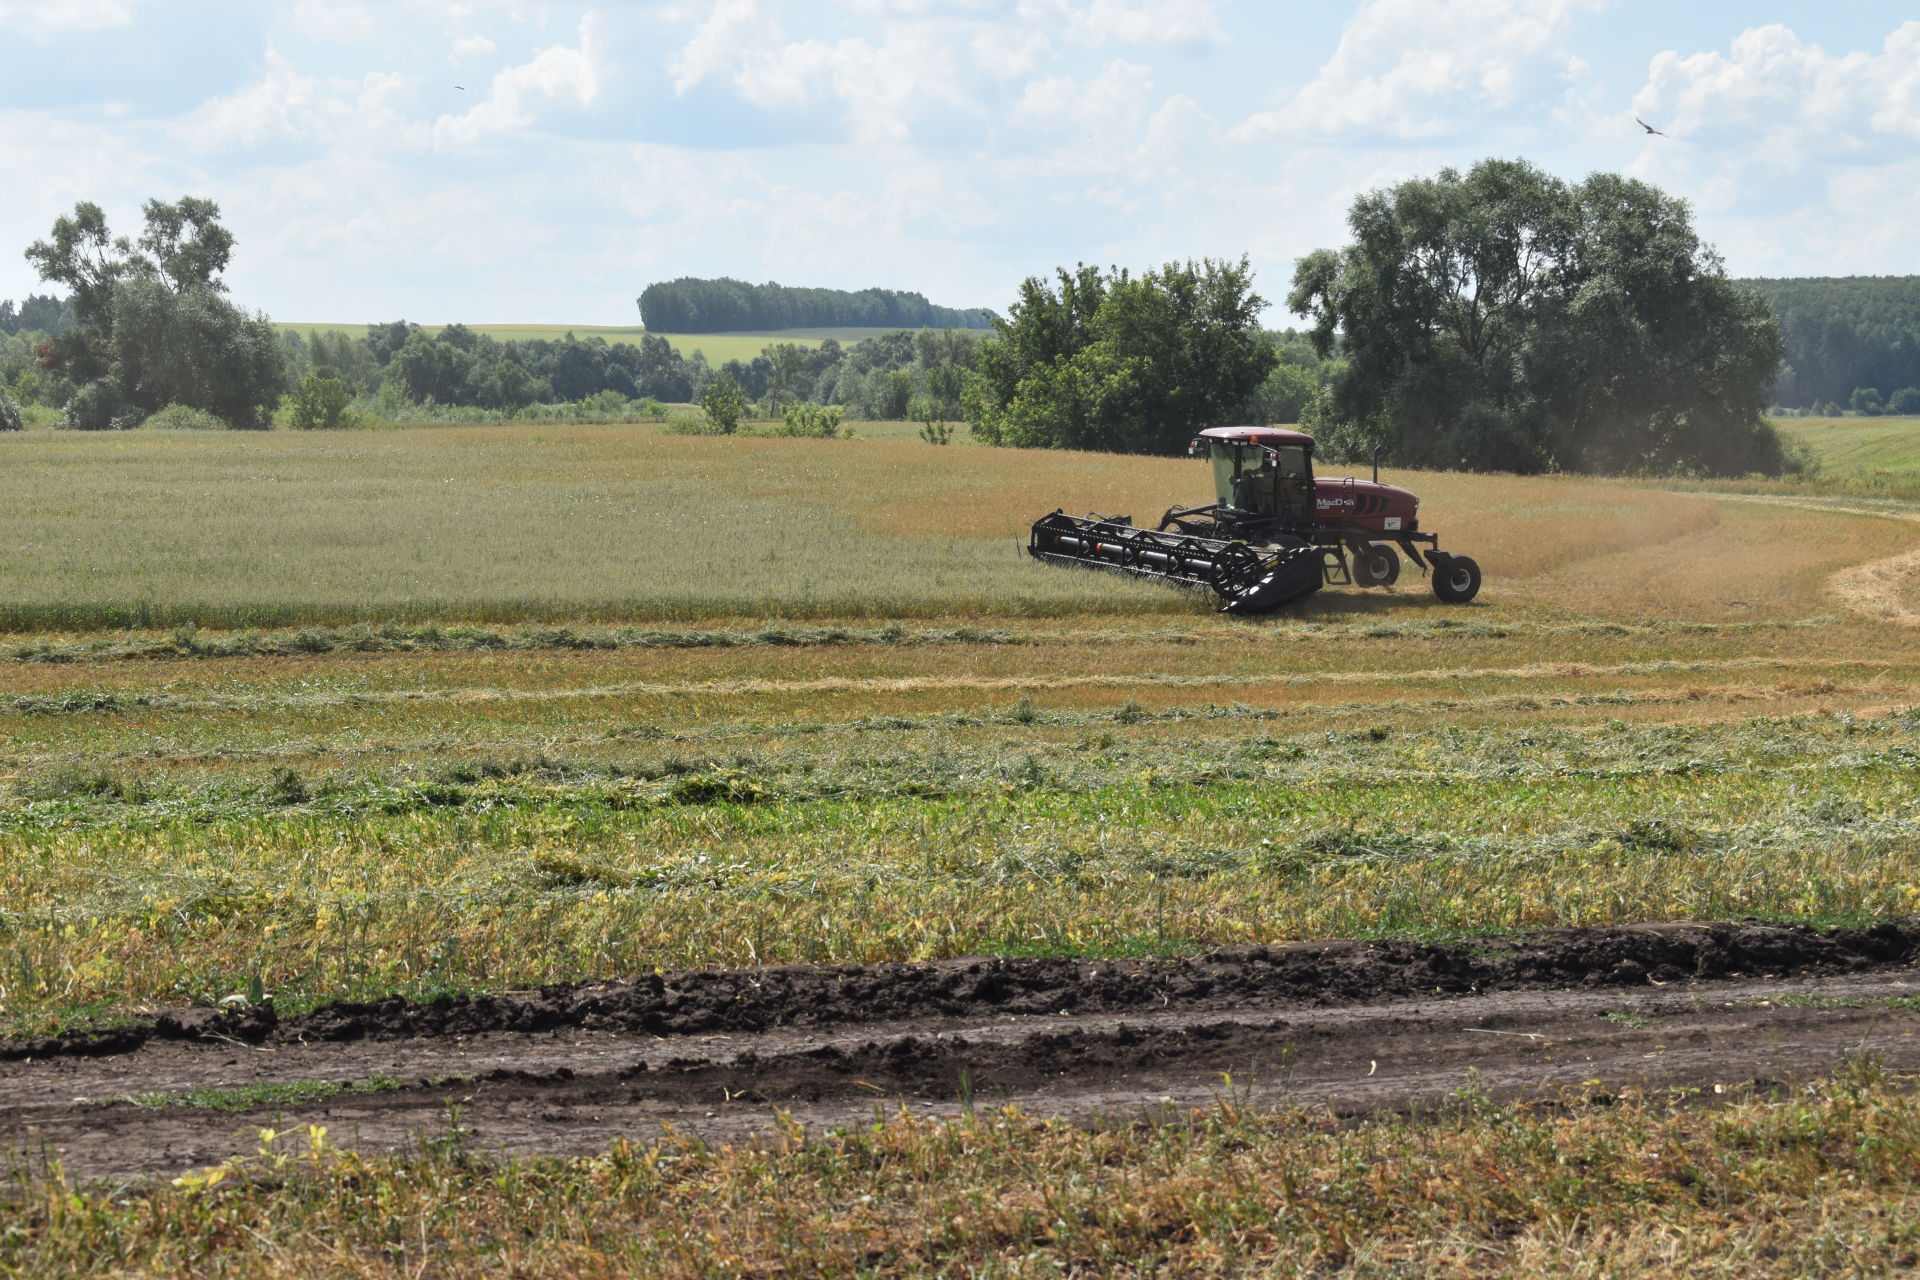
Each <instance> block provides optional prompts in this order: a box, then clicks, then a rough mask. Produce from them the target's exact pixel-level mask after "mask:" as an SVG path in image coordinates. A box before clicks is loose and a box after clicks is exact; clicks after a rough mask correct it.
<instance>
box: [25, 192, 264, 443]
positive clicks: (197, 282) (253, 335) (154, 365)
mask: <svg viewBox="0 0 1920 1280" xmlns="http://www.w3.org/2000/svg"><path fill="white" fill-rule="evenodd" d="M143 212H144V214H145V219H146V230H145V232H144V233H143V234H142V235H141V236H140V238H139V239H138V240H137V241H131V240H129V239H127V237H125V236H118V237H116V236H114V235H113V234H112V232H111V231H110V230H109V228H108V226H107V219H106V215H105V214H104V213H103V212H102V211H101V209H100V206H99V205H97V204H93V203H92V202H90V201H82V202H81V203H79V204H77V205H75V206H74V210H73V213H72V214H71V215H69V216H65V217H61V218H59V219H57V220H56V221H55V222H54V224H53V233H52V235H51V236H50V237H49V238H48V239H46V240H38V241H35V242H34V243H33V244H32V245H31V246H30V247H29V248H28V249H27V251H26V257H27V260H28V261H29V262H31V263H32V264H33V265H34V266H35V267H36V268H37V269H38V270H39V272H40V277H41V279H43V280H51V281H54V282H56V283H60V284H64V285H66V286H67V287H68V288H69V289H71V290H72V294H73V297H72V302H73V309H74V314H75V318H76V319H77V320H78V322H79V323H78V326H77V327H76V328H74V329H71V330H69V331H67V332H65V333H62V334H60V335H58V336H56V337H55V338H54V339H53V340H52V344H51V347H50V349H49V352H48V355H47V357H46V363H47V364H48V366H49V367H50V368H52V369H55V370H56V371H58V372H60V373H63V374H64V375H65V376H66V377H67V378H68V379H69V380H70V381H71V382H73V383H74V384H75V385H76V387H77V390H76V392H75V394H74V396H73V398H72V399H71V400H70V401H69V402H68V404H67V421H68V424H69V425H71V426H74V427H80V428H85V429H95V430H97V429H102V428H107V427H120V426H132V425H137V424H138V423H140V422H142V421H144V420H145V419H146V418H147V417H148V416H149V415H151V414H154V413H157V412H158V411H159V410H161V409H163V408H165V407H166V406H167V405H169V404H183V405H188V406H190V407H192V408H195V409H202V410H205V411H206V412H208V413H211V414H213V415H214V416H215V417H218V418H220V419H221V420H222V421H224V422H226V423H227V424H228V425H230V426H235V427H261V426H265V425H266V423H267V420H268V416H269V415H270V414H271V412H272V409H273V406H274V404H275V402H276V401H277V400H278V399H279V397H280V393H281V391H282V390H283V389H284V386H285V381H286V377H285V369H284V365H283V363H282V359H281V355H280V349H279V346H278V344H277V343H276V342H275V340H274V335H273V330H272V328H271V326H270V325H268V323H267V320H266V317H264V316H261V315H257V314H252V313H249V312H246V311H243V310H241V309H240V308H239V307H236V306H235V305H234V304H233V303H232V302H230V301H229V300H228V299H227V296H226V284H225V282H223V281H222V280H221V279H220V276H221V273H222V272H224V271H225V270H226V267H227V263H228V261H229V260H230V259H231V257H232V256H233V234H232V233H231V232H229V231H228V230H227V229H226V228H225V227H223V226H221V225H220V209H219V206H218V205H216V204H214V203H213V202H212V201H211V200H202V199H198V198H196V197H193V196H187V197H185V198H183V199H181V200H179V201H177V202H175V203H173V204H168V203H166V202H164V201H160V200H149V201H148V202H147V203H146V206H145V208H144V210H143Z"/></svg>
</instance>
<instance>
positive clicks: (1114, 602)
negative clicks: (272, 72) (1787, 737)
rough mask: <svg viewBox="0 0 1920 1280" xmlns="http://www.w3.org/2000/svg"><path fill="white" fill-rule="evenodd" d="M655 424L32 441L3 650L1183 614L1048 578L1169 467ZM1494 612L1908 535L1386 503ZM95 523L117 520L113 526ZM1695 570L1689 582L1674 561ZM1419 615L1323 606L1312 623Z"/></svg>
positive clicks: (1771, 608) (1501, 503)
mask: <svg viewBox="0 0 1920 1280" xmlns="http://www.w3.org/2000/svg"><path fill="white" fill-rule="evenodd" d="M910 430H914V428H912V427H911V425H910V424H898V426H897V428H896V431H895V434H896V435H898V436H899V437H901V438H898V439H864V438H863V439H855V440H789V439H778V438H751V439H749V438H741V437H727V438H721V437H705V436H675V435H672V434H669V433H667V432H666V431H665V430H664V429H662V428H659V427H657V426H652V425H640V426H636V425H623V424H575V425H559V424H524V423H516V424H503V425H498V426H421V427H411V428H402V429H395V430H389V431H379V432H351V433H326V432H311V433H302V432H267V433H258V434H255V433H202V432H180V433H152V434H147V433H141V432H128V433H109V434H106V435H97V436H96V435H91V434H81V433H66V432H38V431H36V432H27V433H21V434H17V435H15V436H13V437H12V438H9V439H5V440H0V545H5V546H6V547H7V548H8V555H7V556H6V557H5V558H4V560H3V561H0V629H3V630H15V631H18V630H29V629H31V630H86V629H100V628H114V627H173V626H178V625H183V624H188V623H195V624H198V625H201V626H226V627H246V626H253V627H275V626H290V625H300V624H319V625H337V624H342V623H349V622H391V621H401V622H425V621H439V622H471V623H511V622H518V621H544V622H607V621H693V620H702V619H709V618H716V617H722V618H738V617H751V618H762V619H764V618H811V619H821V618H833V619H845V618H886V619H893V618H931V617H952V616H955V615H962V616H982V615H993V616H999V617H1036V616H1047V617H1066V616H1091V615H1096V614H1101V613H1107V614H1116V613H1118V614H1140V613H1154V614H1159V615H1162V616H1166V617H1194V616H1196V615H1198V614H1200V613H1202V612H1204V611H1205V610H1207V609H1208V608H1209V607H1210V605H1209V603H1208V602H1207V600H1205V599H1204V598H1195V597H1193V596H1188V595H1182V594H1179V593H1176V592H1172V591H1168V590H1165V589H1163V588H1158V587H1155V586H1153V585H1150V584H1144V583H1134V582H1129V581H1125V580H1122V579H1117V578H1113V577H1110V576H1098V575H1091V574H1084V573H1072V572H1063V571H1059V570H1049V569H1044V568H1042V567H1040V566H1037V565H1035V564H1034V563H1033V562H1032V561H1031V560H1030V559H1029V558H1028V557H1027V556H1026V555H1025V554H1024V548H1023V544H1024V541H1025V535H1026V531H1027V528H1028V526H1029V524H1030V523H1031V522H1032V520H1033V519H1034V518H1035V517H1036V516H1038V515H1040V514H1044V513H1045V512H1048V511H1051V510H1054V509H1055V508H1059V507H1065V508H1067V509H1069V510H1074V511H1086V510H1100V511H1104V512H1107V513H1110V514H1119V513H1131V514H1133V515H1135V516H1137V517H1139V518H1140V519H1142V520H1152V519H1155V518H1157V517H1156V514H1155V513H1157V512H1158V511H1160V510H1162V509H1164V508H1165V507H1166V506H1167V505H1168V504H1170V503H1175V502H1179V501H1191V500H1193V498H1194V497H1195V496H1200V495H1204V492H1205V483H1206V481H1205V475H1204V472H1203V471H1202V470H1200V469H1198V468H1196V467H1195V466H1194V465H1193V464H1190V463H1188V462H1186V461H1184V460H1172V459H1153V458H1131V457H1120V456H1114V455H1098V454H1076V453H1067V452H1061V451H1047V450H1042V451H1024V450H1001V449H982V448H973V447H949V448H936V447H933V446H930V445H927V444H924V443H922V442H920V441H918V440H916V439H911V438H908V432H909V431H910ZM1394 478H1395V479H1398V480H1401V481H1404V482H1406V483H1409V484H1412V485H1414V486H1415V487H1417V488H1418V489H1419V491H1420V492H1421V493H1422V496H1423V500H1424V502H1425V503H1426V505H1425V506H1423V508H1422V522H1423V524H1427V525H1431V526H1433V527H1436V528H1439V529H1441V530H1442V532H1443V536H1444V537H1445V538H1446V539H1447V545H1448V546H1450V547H1454V548H1458V549H1461V550H1467V551H1470V552H1471V553H1472V554H1474V555H1475V556H1476V557H1477V558H1479V559H1480V561H1481V563H1482V565H1483V567H1484V568H1485V569H1486V571H1487V575H1488V587H1487V589H1486V592H1485V594H1484V595H1483V597H1482V600H1483V602H1484V603H1486V604H1488V605H1493V604H1496V603H1499V602H1501V601H1503V600H1504V601H1505V602H1506V603H1508V604H1509V605H1518V606H1521V607H1523V608H1528V609H1533V608H1540V607H1545V608H1548V609H1556V608H1557V609H1565V608H1572V609H1576V610H1578V611H1580V612H1582V613H1585V614H1587V615H1590V616H1599V617H1610V618H1618V617H1629V618H1631V617H1644V616H1648V615H1662V616H1674V617H1690V618H1699V619H1702V620H1709V619H1717V618H1731V617H1734V616H1746V617H1751V616H1755V615H1753V614H1752V613H1751V610H1752V609H1753V608H1754V607H1755V601H1756V600H1759V601H1761V602H1762V603H1761V606H1760V607H1761V608H1762V609H1764V610H1766V611H1768V612H1769V613H1777V612H1779V611H1782V610H1784V611H1787V612H1798V613H1802V614H1810V613H1814V612H1817V611H1819V610H1822V609H1825V608H1829V607H1831V606H1830V603H1829V602H1827V601H1825V600H1823V599H1822V593H1821V590H1820V580H1821V574H1822V572H1823V570H1824V571H1826V572H1830V571H1831V570H1832V569H1834V568H1838V567H1841V566H1844V565H1847V564H1856V563H1859V562H1862V561H1865V560H1868V559H1872V558H1874V556H1875V553H1876V552H1877V553H1878V554H1879V555H1886V554H1889V553H1890V552H1892V551H1894V550H1897V549H1900V548H1901V547H1902V546H1903V545H1904V541H1903V534H1904V531H1903V530H1900V529H1897V528H1894V527H1892V526H1890V525H1887V524H1885V523H1884V522H1880V521H1875V520H1863V519H1859V518H1857V517H1851V516H1847V515H1844V514H1840V513H1807V512H1780V511H1759V510H1751V509H1749V510H1745V511H1742V510H1740V509H1738V508H1737V507H1736V506H1735V504H1732V503H1725V502H1716V501H1715V500H1713V499H1711V498H1707V497H1700V496H1689V495H1680V494H1671V493H1654V492H1650V491H1647V490H1642V489H1635V488H1632V487H1629V486H1627V485H1624V484H1622V483H1620V482H1614V481H1598V480H1586V479H1579V478H1575V477H1536V478H1525V479H1523V478H1518V477H1478V476H1459V475H1446V474H1427V475H1421V476H1405V475H1401V476H1396V477H1394ZM107 512H111V513H112V518H111V519H106V518H103V513H107ZM1682 543H1684V544H1685V545H1686V546H1687V547H1688V552H1687V554H1686V555H1685V556H1684V557H1679V558H1677V559H1676V558H1675V557H1674V556H1673V554H1672V549H1673V547H1674V546H1676V545H1679V544H1682ZM1432 607H1433V604H1432V598H1431V596H1429V595H1425V594H1423V593H1422V592H1421V591H1420V589H1419V585H1418V583H1417V581H1416V580H1415V579H1414V578H1413V576H1412V575H1411V574H1410V575H1409V577H1408V580H1407V582H1406V587H1405V590H1404V591H1403V592H1402V593H1401V594H1400V595H1398V596H1389V595H1385V594H1381V593H1374V594H1370V595H1360V594H1358V593H1353V592H1327V593H1323V594H1322V595H1321V596H1320V597H1317V598H1316V599H1315V600H1314V601H1312V602H1310V603H1309V604H1307V605H1305V606H1303V607H1302V611H1303V612H1306V613H1318V614H1324V613H1328V612H1339V611H1343V610H1367V611H1386V612H1390V613H1408V612H1418V611H1421V610H1428V609H1431V608H1432Z"/></svg>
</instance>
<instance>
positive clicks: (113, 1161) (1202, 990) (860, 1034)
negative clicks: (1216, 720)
mask: <svg viewBox="0 0 1920 1280" xmlns="http://www.w3.org/2000/svg"><path fill="white" fill-rule="evenodd" d="M1916 959H1920V921H1904V922H1898V923H1888V924H1883V925H1878V926H1874V927H1870V928H1861V929H1850V930H1848V929H1843V930H1831V931H1825V932H1820V931H1814V930H1810V929H1804V928H1793V927H1775V926H1766V925H1760V924H1753V923H1747V924H1712V925H1690V924H1675V925H1650V926H1639V927H1628V928H1616V929H1598V930H1556V931H1552V932H1548V933H1541V934H1534V935H1528V936H1525V937H1521V938H1517V939H1508V940H1487V941H1483V942H1478V943H1473V944H1460V945H1448V946H1441V945H1432V944H1418V943H1343V942H1329V943H1315V944H1301V945H1295V946H1288V947H1276V948H1250V949H1246V950H1238V951H1231V952H1218V953H1212V954H1209V955H1205V956H1199V957H1194V958H1192V959H1188V960H1179V961H1161V962H1143V961H1127V962H1113V961H1086V960H1080V961H1074V960H997V961H987V960H979V961H956V962H947V963H942V964H935V965H894V966H872V967H862V966H840V967H831V968H802V967H793V968H780V969H764V970H742V971H710V972H702V973H683V974H666V975H657V976H655V977H652V978H649V979H642V980H640V981H637V982H634V983H624V984H599V985H595V986H583V987H569V988H550V989H547V990H544V991H540V992H533V993H523V994H519V995H508V996H487V997H473V998H469V999H446V1000H440V1001H435V1002H433V1003H431V1004H424V1005H422V1004H412V1003H409V1002H406V1001H402V1000H398V999H393V1000H386V1001H380V1002H375V1003H370V1004H349V1005H335V1006H330V1007H328V1008H324V1009H320V1010H316V1011H314V1012H313V1013H311V1014H307V1015H302V1016H300V1017H288V1018H285V1019H275V1018H273V1017H271V1015H270V1014H269V1013H267V1012H266V1011H254V1012H252V1013H238V1014H225V1015H223V1014H217V1013H214V1012H212V1011H207V1010H196V1011H181V1012H178V1013H175V1014H171V1015H167V1016H165V1017H162V1018H159V1019H155V1020H154V1021H153V1022H152V1023H150V1024H148V1025H147V1026H146V1027H145V1028H144V1029H143V1030H144V1034H128V1035H123V1036H122V1037H121V1038H119V1039H114V1038H112V1037H104V1038H103V1037H95V1038H93V1039H91V1040H86V1039H81V1038H72V1039H69V1040H66V1041H49V1042H40V1043H37V1044H31V1045H29V1044H21V1043H14V1044H10V1045H7V1046H6V1053H7V1054H8V1055H9V1058H10V1060H8V1061H5V1062H0V1148H11V1149H14V1150H16V1151H30V1150H33V1149H43V1150H47V1151H50V1152H52V1153H54V1154H57V1155H58V1156H59V1157H60V1158H61V1159H62V1160H63V1161H64V1162H65V1163H66V1165H67V1167H68V1168H69V1169H71V1170H73V1171H75V1172H77V1173H83V1174H102V1175H104V1174H116V1175H129V1174H146V1173H166V1172H169V1171H172V1172H177V1171H179V1170H180V1169H182V1168H186V1167H189V1166H193V1165H198V1164H206V1163H211V1162H217V1161H218V1160H220V1159H223V1158H225V1157H226V1156H228V1155H233V1154H241V1153H245V1152H249V1151H251V1150H252V1149H253V1142H254V1141H255V1137H254V1133H255V1130H256V1129H257V1128H258V1127H260V1126H262V1125H267V1124H274V1125H277V1126H282V1127H284V1126H285V1125H286V1124H289V1123H296V1122H297V1123H319V1124H325V1125H327V1126H329V1128H330V1129H331V1130H332V1131H333V1136H334V1138H335V1139H336V1140H337V1141H340V1142H343V1143H345V1144H347V1145H350V1146H356V1147H359V1148H363V1149H369V1150H382V1149H391V1148H395V1147H400V1146H404V1145H406V1144H407V1143H409V1142H411V1141H414V1140H416V1139H417V1138H418V1136H419V1135H421V1134H422V1133H428V1134H431V1133H433V1132H435V1131H439V1132H443V1133H444V1132H445V1130H446V1128H447V1126H448V1124H449V1119H448V1117H449V1111H448V1107H449V1105H450V1104H452V1105H454V1106H456V1107H457V1108H458V1109H459V1117H460V1118H459V1125H460V1127H461V1128H462V1130H463V1132H464V1135H465V1138H466V1140H467V1141H469V1142H470V1143H472V1144H473V1145H475V1146H476V1147H477V1148H479V1149H484V1150H498V1151H507V1152H515V1153H522V1154H531V1153H563V1152H590V1151H596V1150H602V1149H604V1148H605V1146H606V1144H607V1143H608V1142H610V1141H612V1140H614V1139H616V1138H621V1137H625V1138H630V1139H646V1138H649V1137H653V1136H657V1135H658V1134H659V1133H660V1131H661V1130H660V1126H662V1125H670V1126H672V1127H674V1128H675V1129H678V1130H682V1131H688V1132H692V1133H694V1134H697V1135H700V1136H703V1137H707V1138H711V1139H716V1140H731V1139H735V1138H741V1137H745V1136H748V1135H751V1134H755V1133H760V1132H765V1131H768V1130H769V1129H770V1128H772V1127H773V1126H775V1125H776V1124H777V1123H778V1117H777V1115H776V1110H775V1109H778V1111H779V1112H780V1113H785V1114H787V1115H790V1116H791V1117H792V1118H793V1119H795V1120H797V1121H799V1122H801V1123H804V1124H806V1125H809V1126H812V1127H814V1128H819V1127H823V1126H825V1127H832V1126H842V1125H853V1124H860V1123H864V1122H867V1121H868V1120H870V1119H871V1118H872V1117H873V1115H874V1113H875V1110H876V1108H878V1109H881V1110H884V1111H889V1112H891V1111H895V1110H897V1109H899V1108H900V1107H902V1106H905V1107H909V1108H911V1109H913V1110H915V1111H916V1112H921V1113H926V1112H929V1111H931V1112H935V1113H939V1114H953V1113H956V1112H958V1111H961V1110H965V1109H967V1108H969V1107H973V1106H1001V1105H1018V1106H1020V1107H1022V1108H1023V1109H1025V1110H1027V1111H1029V1112H1033V1113H1036V1114H1055V1115H1063V1116H1071V1117H1090V1116H1096V1115H1111V1114H1117V1115H1121V1116H1126V1115H1138V1114H1142V1113H1145V1112H1151V1111H1153V1110H1155V1109H1159V1108H1165V1107H1168V1106H1172V1107H1175V1108H1184V1107H1191V1106H1204V1105H1208V1104H1209V1103H1211V1102H1212V1101H1214V1100H1216V1099H1219V1098H1222V1097H1228V1096H1231V1097H1233V1098H1235V1099H1237V1100H1240V1101H1251V1102H1256V1103H1258V1104H1259V1105H1264V1106H1286V1105H1293V1104H1304V1105H1313V1106H1331V1107H1334V1108H1335V1109H1337V1110H1344V1111H1356V1112H1358V1111H1369V1110H1377V1109H1381V1108H1405V1107H1410V1106H1421V1105H1426V1104H1430V1103H1434V1102H1437V1101H1440V1100H1443V1099H1444V1098H1446V1097H1447V1096H1448V1095H1450V1094H1451V1093H1452V1092H1454V1091H1456V1090H1458V1089H1459V1088H1461V1087H1462V1086H1463V1085H1465V1084H1467V1083H1468V1082H1469V1081H1470V1079H1474V1078H1476V1077H1470V1076H1469V1074H1468V1072H1469V1071H1470V1070H1471V1071H1472V1072H1475V1073H1477V1080H1478V1082H1479V1084H1480V1085H1481V1086H1483V1087H1485V1088H1487V1089H1489V1090H1490V1091H1493V1092H1496V1093H1500V1094H1527V1093H1530V1092H1533V1091H1538V1090H1541V1089H1549V1090H1551V1089H1553V1088H1558V1087H1570V1086H1581V1087H1589V1082H1592V1081H1596V1080H1597V1081H1603V1082H1605V1084H1606V1085H1607V1086H1608V1087H1615V1088H1617V1087H1620V1086H1623V1085H1630V1084H1648V1083H1651V1084H1682V1085H1691V1086H1699V1087H1706V1088H1711V1087H1712V1086H1713V1085H1716V1084H1731V1083H1738V1082H1741V1081H1748V1080H1753V1079H1756V1078H1759V1079H1779V1078H1782V1077H1783V1076H1787V1075H1793V1074H1796V1073H1803V1072H1804V1073H1817V1072H1822V1071H1827V1070H1831V1069H1832V1068H1833V1067H1834V1066H1835V1065H1837V1064H1838V1063H1839V1062H1840V1061H1841V1060H1842V1058H1843V1056H1844V1055H1846V1054H1849V1053H1857V1052H1860V1051H1862V1050H1866V1051H1870V1052H1874V1053H1878V1054H1880V1055H1882V1056H1883V1057H1884V1058H1885V1059H1886V1060H1887V1061H1888V1063H1889V1064H1890V1065H1894V1066H1898V1067H1904V1066H1920V973H1915V972H1914V970H1913V968H1912V966H1913V964H1914V962H1915V961H1916ZM369 1080H381V1081H382V1082H383V1084H385V1085H395V1086H398V1087H384V1088H383V1089H382V1091H379V1092H338V1093H334V1094H333V1095H332V1096H330V1097H323V1098H314V1099H311V1100H308V1101H306V1102H303V1103H300V1104H299V1105H285V1106H279V1107H275V1106H272V1105H268V1104H264V1103H263V1104H261V1105H256V1106H253V1107H252V1108H251V1109H249V1110H244V1111H238V1112H229V1111H209V1110H200V1109H193V1108H188V1107H179V1106H173V1107H154V1106H138V1105H134V1104H133V1103H131V1102H129V1101H125V1099H127V1098H129V1097H130V1096H138V1095H155V1094H163V1095H164V1094H180V1093H184V1092H185V1091H187V1090H194V1089H198V1090H207V1089H216V1090H229V1091H234V1090H246V1089H259V1088H260V1087H261V1086H263V1085H270V1084H273V1083H282V1084H286V1083H295V1082H303V1083H311V1082H314V1081H331V1082H335V1083H336V1084H348V1083H352V1082H366V1081H369ZM233 1096H234V1098H235V1100H236V1104H239V1103H244V1101H245V1097H244V1096H243V1095H241V1094H235V1095H233ZM256 1096H257V1095H256ZM116 1099H118V1100H117V1101H116ZM152 1101H155V1099H153V1098H151V1097H150V1098H149V1102H152Z"/></svg>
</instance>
